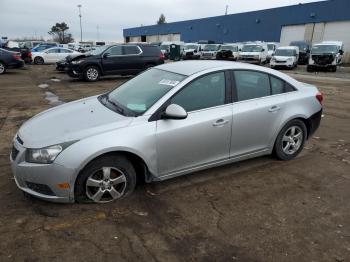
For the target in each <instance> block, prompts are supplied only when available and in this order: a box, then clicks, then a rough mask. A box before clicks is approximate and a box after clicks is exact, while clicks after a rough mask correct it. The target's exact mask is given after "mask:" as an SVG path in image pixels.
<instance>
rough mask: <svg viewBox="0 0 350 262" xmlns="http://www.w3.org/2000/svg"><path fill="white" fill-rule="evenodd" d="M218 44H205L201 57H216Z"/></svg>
mask: <svg viewBox="0 0 350 262" xmlns="http://www.w3.org/2000/svg"><path fill="white" fill-rule="evenodd" d="M220 46H221V45H219V44H207V45H205V46H204V48H203V50H202V55H201V59H216V53H217V52H218V50H219V49H220Z"/></svg>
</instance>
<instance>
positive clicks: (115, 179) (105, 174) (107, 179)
mask: <svg viewBox="0 0 350 262" xmlns="http://www.w3.org/2000/svg"><path fill="white" fill-rule="evenodd" d="M126 186H127V182H126V176H125V174H124V173H123V172H122V171H121V170H120V169H118V168H115V167H102V168H101V169H99V170H97V171H96V172H94V173H92V174H91V175H90V176H89V177H88V179H87V180H86V196H87V197H88V198H90V199H91V200H93V201H94V202H96V203H107V202H111V201H114V200H116V199H118V198H121V197H122V196H123V195H124V191H125V189H126Z"/></svg>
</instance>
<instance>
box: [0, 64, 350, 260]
mask: <svg viewBox="0 0 350 262" xmlns="http://www.w3.org/2000/svg"><path fill="white" fill-rule="evenodd" d="M286 72H287V73H288V74H291V75H292V76H293V77H296V78H297V79H299V80H301V81H304V82H308V83H311V84H315V85H317V86H318V87H319V88H320V90H322V92H323V93H324V95H325V101H324V117H323V119H322V123H321V127H320V129H319V130H318V131H317V133H316V134H315V136H314V137H313V138H312V139H310V140H309V141H308V143H307V144H306V148H305V150H304V151H303V153H302V154H301V155H300V156H299V157H298V158H297V159H295V160H293V161H289V162H281V161H277V160H275V159H273V158H272V157H261V158H258V159H253V160H249V161H244V162H241V163H238V164H233V165H227V166H223V167H219V168H213V169H210V170H207V171H203V172H198V173H195V174H191V175H187V176H184V177H180V178H176V179H173V180H169V181H166V182H161V183H153V184H149V185H142V186H138V188H137V189H136V190H135V192H134V193H133V194H132V195H131V196H130V197H129V198H127V199H124V200H122V201H120V202H117V203H111V204H105V205H94V204H89V205H79V204H53V203H48V202H44V201H40V200H35V199H30V198H26V197H25V196H24V195H23V194H22V192H21V191H20V190H19V189H17V187H16V185H15V182H14V180H13V178H12V174H11V169H10V163H9V153H10V147H11V140H12V138H13V136H14V135H15V133H16V131H17V129H18V128H19V126H20V125H21V124H22V123H23V122H24V121H25V120H27V119H28V118H30V117H32V116H34V115H35V114H37V113H38V112H40V111H42V110H44V109H47V108H49V107H51V106H54V105H55V104H57V103H60V101H62V102H68V101H72V100H75V99H78V98H82V97H86V96H91V95H95V94H99V93H103V92H105V91H107V90H110V89H112V88H114V87H116V86H118V85H120V84H121V83H122V82H123V81H126V80H127V78H118V77H112V78H108V79H104V80H102V81H99V82H97V83H85V82H80V81H77V80H72V79H69V78H68V77H67V76H66V75H65V74H62V73H57V72H55V70H54V67H53V66H27V67H26V69H25V70H11V71H9V72H8V73H7V74H5V75H2V76H0V261H82V260H83V261H293V262H294V261H315V262H319V261H350V223H349V222H350V190H349V188H350V131H349V130H350V70H348V69H346V68H342V69H341V70H340V71H339V72H337V73H335V74H332V73H326V72H324V73H319V74H308V73H306V72H305V68H302V67H299V69H298V70H296V71H286ZM43 84H46V85H43ZM39 85H40V87H39ZM48 92H50V93H48ZM55 95H57V96H58V97H56V96H55ZM45 97H47V98H50V99H51V102H50V101H48V100H46V99H45ZM50 103H51V104H50Z"/></svg>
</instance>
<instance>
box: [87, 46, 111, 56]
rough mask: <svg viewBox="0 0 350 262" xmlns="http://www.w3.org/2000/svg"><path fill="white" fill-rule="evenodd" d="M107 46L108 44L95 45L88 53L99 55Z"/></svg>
mask: <svg viewBox="0 0 350 262" xmlns="http://www.w3.org/2000/svg"><path fill="white" fill-rule="evenodd" d="M108 47H109V46H108V45H104V46H99V47H96V48H95V49H94V50H91V51H90V52H89V54H91V55H100V54H102V53H103V52H104V51H105V50H106V49H107V48H108Z"/></svg>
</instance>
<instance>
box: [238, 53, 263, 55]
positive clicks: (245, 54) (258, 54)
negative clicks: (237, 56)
mask: <svg viewBox="0 0 350 262" xmlns="http://www.w3.org/2000/svg"><path fill="white" fill-rule="evenodd" d="M241 55H260V52H241Z"/></svg>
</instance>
